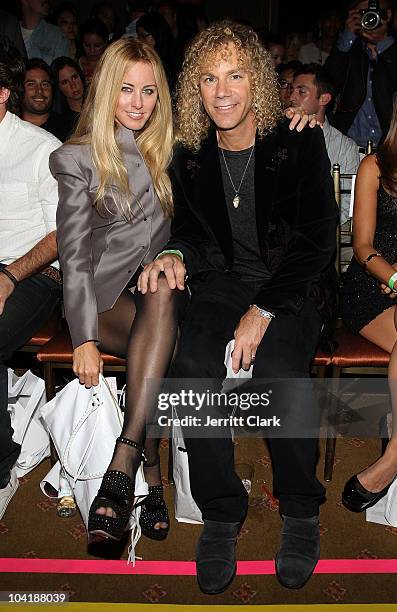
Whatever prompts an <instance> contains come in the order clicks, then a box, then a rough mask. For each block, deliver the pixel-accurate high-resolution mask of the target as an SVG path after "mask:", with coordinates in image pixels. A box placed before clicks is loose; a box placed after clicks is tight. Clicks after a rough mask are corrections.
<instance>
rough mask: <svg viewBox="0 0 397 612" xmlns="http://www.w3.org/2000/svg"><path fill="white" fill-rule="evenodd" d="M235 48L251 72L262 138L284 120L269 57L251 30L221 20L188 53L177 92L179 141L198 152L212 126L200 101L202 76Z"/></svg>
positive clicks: (256, 114)
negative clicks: (224, 54)
mask: <svg viewBox="0 0 397 612" xmlns="http://www.w3.org/2000/svg"><path fill="white" fill-rule="evenodd" d="M230 44H232V45H234V46H235V48H236V51H237V56H238V59H239V63H240V64H241V66H244V68H246V69H247V70H248V72H249V75H250V81H251V94H252V111H253V113H254V116H255V123H256V126H257V130H258V134H259V136H264V135H265V134H266V133H268V132H269V131H270V130H272V129H273V128H274V127H275V126H276V124H277V122H278V121H279V120H280V119H281V118H282V111H281V104H280V98H279V93H278V88H277V78H276V74H275V72H274V68H273V64H272V60H271V57H270V54H269V53H268V52H267V51H266V50H265V49H264V47H263V46H262V45H261V43H260V42H259V40H258V36H257V35H256V33H255V32H254V31H253V30H252V28H250V27H247V26H245V25H242V24H240V23H235V22H233V21H218V22H216V23H213V24H211V25H210V26H209V27H208V28H207V29H206V30H204V31H203V32H201V33H200V34H198V35H197V36H196V38H195V39H194V40H193V42H192V43H191V45H190V47H189V48H188V49H187V51H186V56H185V60H184V62H183V67H182V71H181V74H180V77H179V84H178V90H177V118H178V140H179V142H181V143H182V144H183V145H184V146H186V147H187V148H188V149H191V150H193V151H198V150H199V149H200V146H201V142H202V141H203V140H204V138H206V136H207V134H208V130H209V128H210V125H211V120H210V118H209V117H208V115H207V113H206V112H205V109H204V107H203V104H202V101H201V94H200V76H201V74H202V71H203V69H204V68H205V67H206V66H208V65H210V64H211V63H213V62H214V61H216V59H217V58H218V57H219V53H221V54H222V55H223V53H222V52H226V53H227V52H228V46H229V45H230Z"/></svg>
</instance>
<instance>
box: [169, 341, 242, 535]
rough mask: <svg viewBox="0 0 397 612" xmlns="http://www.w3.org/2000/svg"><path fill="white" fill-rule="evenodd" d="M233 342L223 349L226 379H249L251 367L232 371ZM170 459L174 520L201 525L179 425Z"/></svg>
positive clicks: (173, 428) (173, 436)
mask: <svg viewBox="0 0 397 612" xmlns="http://www.w3.org/2000/svg"><path fill="white" fill-rule="evenodd" d="M233 349H234V340H230V342H228V344H227V346H226V349H225V361H224V363H225V366H226V370H227V374H226V378H239V379H243V378H251V377H252V366H251V367H250V369H249V370H243V369H240V370H239V371H238V373H237V374H235V373H234V372H233V370H232V352H233ZM172 416H173V421H175V419H176V418H178V415H177V412H176V410H175V408H173V412H172ZM172 457H173V477H174V482H175V497H174V503H175V518H176V520H177V521H179V522H180V523H192V524H199V523H202V522H203V521H202V516H201V511H200V509H199V508H198V506H197V504H196V502H195V501H194V499H193V497H192V493H191V490H190V477H189V458H188V454H187V451H186V448H185V442H184V439H183V433H182V428H181V427H180V425H173V426H172Z"/></svg>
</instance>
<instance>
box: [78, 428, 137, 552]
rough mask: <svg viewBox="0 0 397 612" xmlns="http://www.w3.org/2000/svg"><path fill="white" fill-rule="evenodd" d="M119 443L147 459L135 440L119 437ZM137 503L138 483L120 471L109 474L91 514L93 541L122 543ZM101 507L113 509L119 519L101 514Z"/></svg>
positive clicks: (89, 521) (90, 528)
mask: <svg viewBox="0 0 397 612" xmlns="http://www.w3.org/2000/svg"><path fill="white" fill-rule="evenodd" d="M117 442H121V443H122V444H127V445H128V446H133V447H134V448H136V449H137V450H138V451H139V453H140V454H141V455H142V456H143V447H142V446H141V445H140V444H138V443H137V442H134V440H130V439H129V438H125V437H123V436H119V437H118V438H117V440H116V443H117ZM133 502H134V483H133V481H132V480H131V478H130V477H129V476H127V474H125V473H124V472H120V471H119V470H109V471H108V472H106V473H105V474H104V476H103V479H102V484H101V487H100V489H99V491H98V493H97V495H96V497H95V498H94V501H93V502H92V504H91V508H90V512H89V515H88V537H89V540H94V539H95V540H96V539H98V538H99V539H111V540H120V539H121V538H122V537H123V534H124V532H125V531H126V528H127V526H128V521H129V519H130V516H131V510H132V506H133ZM99 508H112V510H113V511H114V512H115V513H116V516H115V517H113V516H106V515H105V514H97V512H96V511H97V510H98V509H99Z"/></svg>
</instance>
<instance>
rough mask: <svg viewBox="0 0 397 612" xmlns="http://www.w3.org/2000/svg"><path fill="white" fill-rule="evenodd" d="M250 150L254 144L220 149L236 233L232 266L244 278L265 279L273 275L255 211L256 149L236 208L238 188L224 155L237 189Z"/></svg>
mask: <svg viewBox="0 0 397 612" xmlns="http://www.w3.org/2000/svg"><path fill="white" fill-rule="evenodd" d="M251 152H252V147H250V148H249V149H245V150H243V151H227V150H226V149H223V150H221V149H219V158H220V163H221V168H222V179H223V188H224V192H225V199H226V206H227V211H228V214H229V219H230V225H231V228H232V236H233V253H234V257H233V268H232V270H233V272H236V273H237V274H239V275H240V277H241V280H243V281H246V282H249V283H252V282H255V283H258V282H259V283H261V282H263V283H264V282H266V281H267V280H268V279H269V278H270V271H269V269H268V267H267V266H266V264H265V262H264V261H263V260H262V258H261V254H260V249H259V241H258V229H257V225H256V214H255V154H254V153H253V154H252V156H251V159H250V161H249V164H248V167H247V170H246V173H245V176H244V179H243V182H242V185H241V188H240V190H239V196H240V203H239V205H238V207H237V208H235V207H234V205H233V199H234V197H235V195H236V192H235V190H234V189H233V186H232V184H231V181H230V178H229V175H228V172H227V169H226V166H225V161H224V159H223V156H224V157H225V160H226V164H227V167H228V169H229V172H230V176H231V178H232V181H233V183H234V186H235V188H236V189H238V187H239V185H240V181H241V178H242V176H243V174H244V170H245V168H246V166H247V162H248V160H249V157H250V154H251ZM222 153H223V154H222Z"/></svg>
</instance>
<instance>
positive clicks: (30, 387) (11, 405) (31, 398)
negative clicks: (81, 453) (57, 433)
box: [8, 369, 50, 478]
mask: <svg viewBox="0 0 397 612" xmlns="http://www.w3.org/2000/svg"><path fill="white" fill-rule="evenodd" d="M45 403H46V395H45V386H44V380H43V379H42V378H39V377H38V376H36V375H35V374H33V372H31V371H30V370H28V371H27V372H25V374H23V375H22V376H17V375H16V374H15V372H14V371H13V370H11V369H8V410H9V412H10V417H11V426H12V428H13V430H14V434H13V440H14V442H17V443H18V444H20V445H21V452H20V454H19V457H18V460H17V463H16V472H17V476H18V477H19V478H20V477H21V476H24V475H25V474H27V473H28V472H30V471H31V470H32V469H33V468H35V467H36V466H37V465H38V464H39V463H40V462H41V461H43V459H45V458H46V457H48V456H49V455H50V438H49V435H48V432H47V431H46V429H45V427H43V424H42V422H41V421H40V409H41V407H42V406H43V405H44V404H45Z"/></svg>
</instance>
